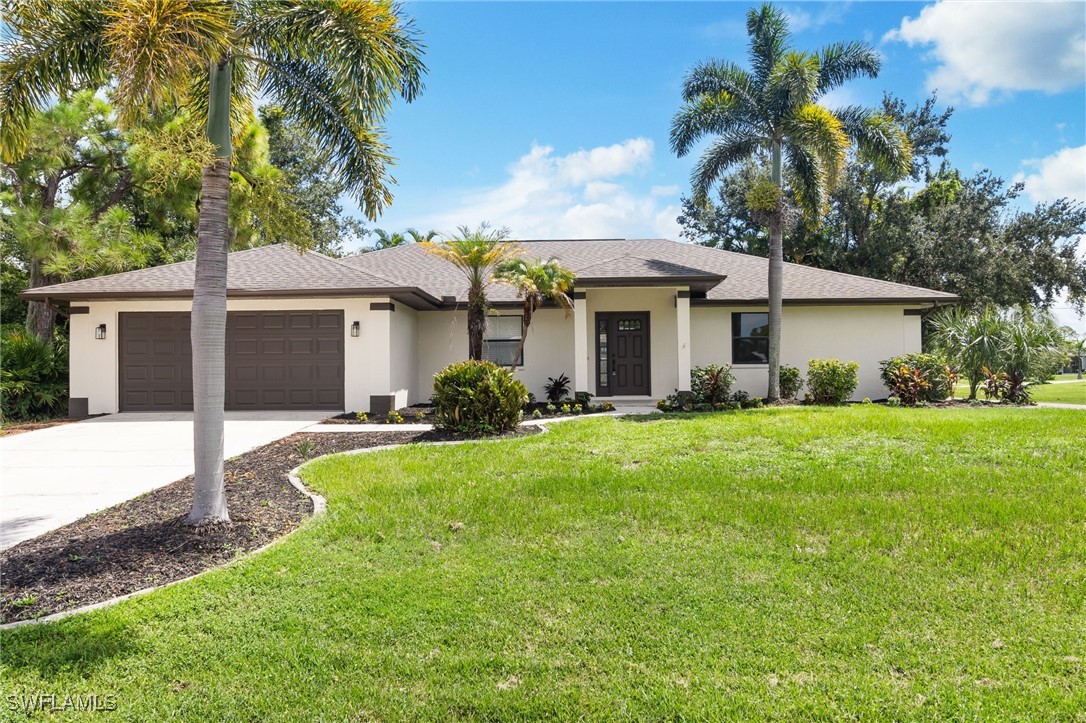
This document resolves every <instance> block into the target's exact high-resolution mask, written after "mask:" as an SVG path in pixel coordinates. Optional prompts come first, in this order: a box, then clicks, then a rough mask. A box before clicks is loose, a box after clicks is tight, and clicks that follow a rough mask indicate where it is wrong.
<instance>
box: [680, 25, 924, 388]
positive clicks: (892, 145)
mask: <svg viewBox="0 0 1086 723" xmlns="http://www.w3.org/2000/svg"><path fill="white" fill-rule="evenodd" d="M747 34H748V35H749V36H750V47H749V59H750V65H751V69H750V70H749V71H748V70H745V69H743V68H741V67H739V66H738V65H736V64H734V63H730V62H726V61H707V62H703V63H700V64H698V65H696V66H694V68H693V69H692V70H691V71H690V72H689V73H688V74H687V76H686V78H685V80H684V83H683V106H682V108H681V109H680V110H679V112H678V113H677V114H676V115H675V118H674V121H673V123H672V127H671V147H672V150H673V151H675V153H677V154H678V155H679V156H685V155H686V154H687V153H689V152H690V151H691V150H692V149H693V148H694V146H695V144H697V143H698V142H699V141H700V140H702V139H703V138H705V137H706V136H714V137H715V138H714V140H713V141H712V142H711V143H710V144H709V146H708V147H707V148H706V149H705V151H704V153H703V154H702V156H701V158H700V160H699V161H698V163H697V165H696V166H695V168H694V171H693V173H692V176H691V182H692V185H693V190H694V195H695V197H696V198H703V197H705V195H706V194H707V193H708V191H709V189H710V188H711V187H712V186H713V184H715V183H716V182H717V181H719V180H720V179H721V178H722V177H723V175H724V174H725V173H726V172H727V171H728V170H729V169H730V168H732V167H734V166H735V165H737V164H741V163H743V162H744V161H747V160H750V159H756V160H764V159H765V158H766V156H768V161H769V177H768V178H766V179H764V182H760V183H756V184H755V185H754V186H753V187H752V188H751V189H750V191H749V192H748V194H747V202H748V204H749V205H750V206H751V208H752V210H753V211H755V212H756V213H757V214H758V215H760V216H761V218H763V219H764V222H765V223H766V225H767V226H768V227H769V299H768V302H769V394H768V397H769V399H770V400H771V401H775V400H777V399H779V398H780V353H781V351H780V333H781V304H782V274H783V270H784V259H783V252H782V244H781V241H782V236H783V227H784V224H785V222H786V220H787V216H788V215H789V214H788V203H787V201H786V195H785V193H784V188H785V166H787V169H788V178H789V185H790V186H791V191H792V195H793V197H794V198H795V202H796V204H797V205H798V206H799V208H800V210H802V211H803V212H804V214H805V215H806V216H807V218H808V220H810V221H812V222H816V221H817V219H818V218H819V216H820V215H821V214H822V212H823V210H824V208H825V206H826V198H827V196H828V192H829V191H830V190H831V189H832V188H833V186H834V184H835V183H836V180H837V175H838V173H839V172H840V170H841V169H842V167H843V165H844V162H845V158H846V154H847V153H848V150H849V148H850V146H851V144H852V143H855V145H856V147H857V149H858V152H859V153H860V154H862V155H863V156H864V157H865V158H866V159H868V160H871V161H873V162H874V163H875V164H876V165H877V167H879V168H880V169H882V170H885V171H886V172H887V173H888V174H891V175H896V176H901V175H904V174H905V173H907V172H908V170H909V168H910V165H911V155H912V154H911V152H910V148H909V142H908V139H907V138H906V136H905V134H904V132H903V131H902V130H901V129H900V128H898V126H897V125H895V124H894V122H893V121H892V119H890V118H889V117H888V116H886V115H883V114H880V113H876V112H873V111H869V110H866V109H864V108H858V107H855V106H852V107H848V108H844V109H841V110H837V111H832V110H830V109H828V108H826V107H825V106H822V105H819V103H818V101H819V99H820V98H821V97H822V96H824V95H825V93H826V92H828V91H830V90H832V89H834V88H836V87H838V86H840V85H841V84H842V83H845V82H847V81H849V80H851V79H853V78H857V77H860V76H868V77H874V76H876V75H877V74H878V71H879V56H878V53H877V52H876V51H875V49H874V48H872V47H871V46H869V45H867V44H866V43H859V42H854V43H837V44H833V45H829V46H827V47H825V48H823V49H822V50H819V51H817V52H815V53H806V52H801V51H796V50H792V48H791V43H790V36H789V32H788V22H787V20H786V18H785V15H784V13H782V12H781V11H780V10H778V9H776V8H774V7H773V6H772V5H769V4H765V5H763V6H762V7H761V8H760V9H751V10H750V11H749V12H748V13H747Z"/></svg>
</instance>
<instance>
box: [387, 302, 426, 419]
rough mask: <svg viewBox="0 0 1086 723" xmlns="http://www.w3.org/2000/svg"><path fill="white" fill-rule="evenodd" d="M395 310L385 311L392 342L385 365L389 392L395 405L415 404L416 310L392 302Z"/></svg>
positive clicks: (416, 361) (417, 317)
mask: <svg viewBox="0 0 1086 723" xmlns="http://www.w3.org/2000/svg"><path fill="white" fill-rule="evenodd" d="M393 305H394V306H395V308H396V310H395V311H393V312H385V313H388V314H389V315H390V316H389V321H390V330H389V333H390V334H391V339H392V343H391V344H390V345H389V347H388V350H389V365H390V370H389V374H390V380H391V388H390V391H391V393H392V394H395V395H396V406H397V407H406V406H407V405H409V404H416V403H418V402H419V401H420V399H419V384H418V378H419V355H418V330H419V313H418V312H417V311H415V310H414V309H412V308H411V307H410V306H405V305H403V304H400V303H396V302H393Z"/></svg>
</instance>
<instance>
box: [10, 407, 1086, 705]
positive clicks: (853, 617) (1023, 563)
mask: <svg viewBox="0 0 1086 723" xmlns="http://www.w3.org/2000/svg"><path fill="white" fill-rule="evenodd" d="M1083 433H1086V414H1082V413H1079V412H1078V411H1075V410H1059V409H1037V408H1026V409H1014V408H1012V409H1004V408H1000V409H974V408H962V409H888V408H884V407H880V406H863V407H861V406H857V407H851V408H847V409H818V408H783V409H773V410H756V411H751V412H742V413H724V414H716V415H705V416H699V417H695V418H686V419H678V418H663V419H659V418H658V419H655V420H653V421H644V422H637V421H625V420H617V419H586V420H578V421H573V422H566V423H562V424H556V425H554V427H553V429H552V431H551V432H550V433H548V434H545V435H540V436H537V437H531V438H522V439H517V440H511V441H501V442H485V443H478V444H468V445H460V446H431V447H421V448H420V447H415V448H404V449H398V450H393V451H388V452H381V453H376V454H368V455H361V456H349V457H336V458H331V459H327V460H321V461H318V462H316V463H314V464H312V465H311V466H310V467H308V468H307V470H306V472H305V478H306V480H307V482H308V484H310V485H312V486H313V487H315V488H317V489H319V490H320V491H321V492H322V493H323V494H325V495H326V496H327V497H328V502H329V508H330V511H329V514H328V515H327V516H326V517H325V518H323V519H321V520H319V521H316V522H314V523H313V524H311V525H309V526H308V527H307V528H305V529H303V530H302V531H301V532H299V533H296V534H295V535H293V536H292V537H290V538H288V539H287V540H286V541H285V542H284V543H283V544H281V545H278V546H276V547H274V548H272V549H270V550H268V551H266V552H264V553H262V554H260V555H258V556H255V557H253V558H250V559H247V560H245V561H242V562H241V563H240V564H237V565H235V566H232V567H230V568H227V569H224V570H220V571H216V572H213V573H210V574H207V575H205V576H203V577H201V578H199V579H197V580H195V581H192V582H189V583H185V584H182V585H179V586H175V587H173V588H169V589H167V590H164V591H159V592H157V593H154V594H152V595H149V596H147V597H143V598H137V599H135V600H132V601H128V602H126V603H122V604H120V605H117V606H115V607H112V608H108V609H106V610H103V611H99V612H96V613H94V614H91V615H84V616H77V617H75V618H70V619H68V620H65V621H62V622H61V623H59V624H53V625H49V626H44V627H31V628H24V629H20V630H16V631H11V632H6V633H4V634H3V635H2V637H0V648H2V653H0V655H2V658H0V659H2V665H0V680H2V681H3V685H2V686H0V687H2V688H3V689H4V692H5V694H21V693H28V692H46V693H49V692H52V693H57V694H61V695H63V694H68V693H82V694H87V693H97V694H99V695H100V696H101V695H106V694H112V695H115V696H116V697H117V706H118V713H120V714H121V715H122V716H124V717H127V718H131V719H142V720H153V719H163V718H166V717H168V716H170V715H171V714H174V715H176V716H177V717H180V718H185V719H191V720H201V721H203V720H226V719H234V720H296V719H299V718H314V719H317V718H319V719H325V720H371V719H375V720H396V719H416V720H417V719H423V720H449V719H487V720H495V719H504V720H507V719H530V718H553V719H572V718H576V717H578V716H582V717H584V718H587V719H598V718H605V719H607V718H610V719H642V720H644V719H649V720H661V719H665V718H666V719H672V718H695V719H719V718H738V719H763V718H769V719H791V720H796V719H839V718H864V719H898V720H902V719H928V720H945V719H959V720H961V719H969V720H980V719H1024V718H1032V719H1046V720H1056V719H1073V718H1074V717H1075V716H1076V715H1079V714H1081V713H1082V711H1084V710H1086V495H1084V494H1083V488H1084V483H1086V446H1084V445H1083V444H1082V443H1081V439H1082V436H1083Z"/></svg>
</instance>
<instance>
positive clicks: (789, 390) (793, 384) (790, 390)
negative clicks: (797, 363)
mask: <svg viewBox="0 0 1086 723" xmlns="http://www.w3.org/2000/svg"><path fill="white" fill-rule="evenodd" d="M802 388H803V376H802V375H800V373H799V369H797V368H796V367H789V366H781V399H795V398H796V395H797V394H799V390H800V389H802Z"/></svg>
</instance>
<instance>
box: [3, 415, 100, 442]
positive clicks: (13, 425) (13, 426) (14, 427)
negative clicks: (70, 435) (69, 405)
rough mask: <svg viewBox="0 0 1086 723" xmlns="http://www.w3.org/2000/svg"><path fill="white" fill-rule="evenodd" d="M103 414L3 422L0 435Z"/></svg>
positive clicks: (80, 420)
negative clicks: (36, 420)
mask: <svg viewBox="0 0 1086 723" xmlns="http://www.w3.org/2000/svg"><path fill="white" fill-rule="evenodd" d="M103 416H105V415H104V414H92V415H90V416H89V417H60V418H58V419H43V420H41V421H38V422H5V423H4V426H3V428H0V437H7V436H10V435H13V434H22V433H23V432H33V431H34V430H36V429H48V428H49V427H58V426H60V425H61V424H71V423H72V422H82V421H83V420H84V419H93V418H95V417H103Z"/></svg>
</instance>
